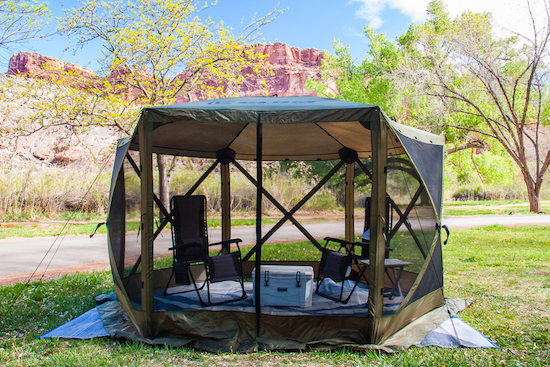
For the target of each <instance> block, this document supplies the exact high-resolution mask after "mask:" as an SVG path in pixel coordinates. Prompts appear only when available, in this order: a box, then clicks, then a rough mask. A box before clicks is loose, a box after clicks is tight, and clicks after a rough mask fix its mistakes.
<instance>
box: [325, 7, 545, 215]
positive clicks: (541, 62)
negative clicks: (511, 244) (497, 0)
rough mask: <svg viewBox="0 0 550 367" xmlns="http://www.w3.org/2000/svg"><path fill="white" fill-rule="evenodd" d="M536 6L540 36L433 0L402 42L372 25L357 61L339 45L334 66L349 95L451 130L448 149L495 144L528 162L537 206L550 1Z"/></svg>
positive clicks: (524, 169) (524, 167)
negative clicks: (503, 30) (348, 59)
mask: <svg viewBox="0 0 550 367" xmlns="http://www.w3.org/2000/svg"><path fill="white" fill-rule="evenodd" d="M537 4H539V5H540V4H543V5H544V6H543V8H542V11H540V9H538V10H537V9H535V5H533V4H532V3H531V2H529V1H527V3H526V6H527V9H528V10H529V14H530V19H529V20H530V22H531V25H532V30H533V34H532V35H531V36H529V35H525V34H512V35H508V36H506V35H499V34H498V33H497V32H495V29H494V27H493V21H492V17H491V15H490V14H488V13H483V14H477V13H472V12H470V11H467V12H464V13H463V14H461V15H459V16H458V17H456V18H452V17H451V16H450V15H449V13H448V12H447V11H446V9H445V6H444V4H443V2H442V1H440V0H435V1H432V2H431V3H430V4H429V6H428V15H429V19H428V21H426V22H425V23H424V24H420V25H411V26H410V27H409V29H408V30H407V31H406V32H405V33H404V34H403V35H402V36H401V37H399V38H398V39H397V40H396V41H395V42H391V41H389V40H388V39H387V38H386V37H385V36H384V35H380V34H376V33H375V32H374V31H372V30H371V29H369V28H368V27H367V28H366V30H365V34H366V36H367V37H368V38H369V40H370V41H371V45H370V47H369V51H368V56H367V58H366V60H365V61H364V62H363V63H362V64H360V65H359V66H351V67H347V65H349V64H347V63H343V62H342V59H341V58H340V59H339V58H338V57H339V53H338V52H336V57H333V58H332V59H329V63H328V64H327V68H328V69H329V70H332V71H333V73H335V75H336V76H335V77H333V80H335V81H336V85H337V88H338V90H339V91H340V88H342V91H343V92H341V93H342V98H345V99H352V100H357V99H358V98H362V99H363V100H366V99H367V102H370V103H371V104H378V105H380V106H381V107H382V108H384V109H386V110H388V111H389V114H390V115H391V116H393V117H395V118H397V119H398V120H401V121H404V122H406V123H409V124H412V125H420V126H425V127H428V128H430V129H431V130H432V131H434V132H444V133H445V135H446V138H447V140H448V141H450V142H451V144H453V145H452V148H450V149H449V150H448V152H449V153H452V152H455V151H459V150H461V149H464V148H471V147H485V146H486V145H487V144H497V145H498V146H499V147H500V148H501V149H502V150H503V151H504V152H505V154H506V155H507V156H508V157H509V158H510V159H511V160H513V162H514V163H515V164H516V165H517V166H518V168H519V169H520V171H521V175H522V178H523V181H524V183H525V188H526V191H527V195H528V198H529V203H530V210H531V211H533V212H538V211H540V191H541V187H542V184H543V178H544V175H545V174H546V171H547V169H548V166H549V165H550V150H549V148H548V147H547V144H545V143H544V142H545V141H546V140H547V139H548V138H547V137H546V136H545V135H546V134H547V129H546V127H545V125H546V124H547V121H548V98H549V94H548V85H547V72H548V65H547V64H546V55H547V54H548V51H549V48H548V41H549V40H550V10H549V9H550V5H549V2H548V1H547V0H545V1H544V2H542V3H537ZM332 60H336V62H335V63H334V64H333V65H331V64H330V62H331V61H332ZM349 71H351V73H350V72H349ZM328 76H329V77H330V75H328ZM346 78H348V79H346ZM349 79H351V80H352V81H353V85H352V82H350V81H349ZM342 80H344V81H342ZM348 85H349V86H351V87H350V88H348V87H347V86H348ZM366 96H368V97H366ZM499 150H500V149H499Z"/></svg>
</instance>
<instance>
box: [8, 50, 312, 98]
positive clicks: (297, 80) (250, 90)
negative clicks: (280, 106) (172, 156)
mask: <svg viewBox="0 0 550 367" xmlns="http://www.w3.org/2000/svg"><path fill="white" fill-rule="evenodd" d="M254 47H255V50H256V52H258V53H261V54H263V55H268V56H267V59H268V61H269V63H270V64H271V66H272V70H273V74H274V75H273V76H270V77H268V78H265V79H263V81H264V82H265V83H266V84H267V90H268V94H269V95H273V94H277V95H279V96H297V95H314V94H315V92H313V91H310V90H307V89H306V87H305V84H306V81H307V80H308V79H309V78H311V79H313V80H320V78H321V75H320V73H319V67H320V66H321V62H322V60H323V52H321V51H319V50H317V49H314V48H307V49H304V50H300V49H299V48H296V47H290V46H288V45H286V44H283V43H275V44H271V45H261V44H258V45H256V46H254ZM55 70H63V71H65V72H72V73H74V74H76V75H79V76H81V77H82V78H87V79H98V78H99V77H98V76H97V75H96V74H94V73H93V72H92V70H90V69H88V68H84V67H82V66H80V65H75V64H69V63H64V62H63V61H61V60H58V59H54V58H53V57H49V56H44V55H39V54H37V53H31V52H20V53H18V54H16V55H13V56H12V58H11V59H10V62H9V67H8V72H7V73H6V74H8V75H27V76H29V77H31V78H42V79H49V78H54V77H55ZM117 74H118V72H117V71H114V72H113V74H111V75H110V76H109V79H116V77H117ZM243 74H245V75H246V74H247V70H243ZM182 75H184V72H183V73H182ZM261 81H262V80H259V79H254V78H247V83H245V85H243V86H242V87H241V91H240V93H239V94H240V95H241V96H257V95H262V94H263V90H262V88H260V83H261ZM193 99H199V96H198V95H197V94H194V95H193ZM187 101H188V100H186V99H185V98H183V97H180V98H178V100H177V102H178V103H181V102H187Z"/></svg>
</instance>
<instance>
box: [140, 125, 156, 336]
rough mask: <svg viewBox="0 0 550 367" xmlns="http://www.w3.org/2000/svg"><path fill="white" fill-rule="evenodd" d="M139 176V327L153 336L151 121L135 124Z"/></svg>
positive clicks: (146, 334) (147, 334)
mask: <svg viewBox="0 0 550 367" xmlns="http://www.w3.org/2000/svg"><path fill="white" fill-rule="evenodd" d="M139 163H140V171H141V174H140V178H141V310H142V311H143V312H144V313H145V318H144V324H143V325H140V326H141V329H142V330H141V331H142V332H143V333H144V334H145V336H147V337H152V336H153V325H152V318H153V317H152V316H153V311H154V308H155V306H154V301H153V292H154V285H153V123H152V122H146V121H142V124H140V126H139Z"/></svg>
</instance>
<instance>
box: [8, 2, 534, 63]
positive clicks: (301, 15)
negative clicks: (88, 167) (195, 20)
mask: <svg viewBox="0 0 550 367" xmlns="http://www.w3.org/2000/svg"><path fill="white" fill-rule="evenodd" d="M532 1H538V0H532ZM428 2H429V0H261V1H259V0H218V2H217V5H216V6H213V7H212V8H210V9H209V10H207V11H206V12H204V13H201V15H200V16H201V18H206V17H207V16H210V17H211V18H212V20H214V21H216V22H219V21H224V24H225V26H226V27H230V28H233V30H234V32H235V33H237V34H238V33H239V30H240V29H241V28H242V26H243V25H245V26H246V25H248V24H249V23H250V22H251V20H252V19H253V18H254V17H256V18H258V17H261V16H263V15H265V14H267V13H268V12H270V11H272V10H273V9H274V8H278V9H285V11H284V12H283V13H282V14H281V15H279V16H278V17H277V19H276V20H275V21H273V22H272V23H270V24H268V25H266V26H264V27H263V28H262V31H261V32H262V36H261V39H260V40H261V41H262V42H264V43H274V42H282V43H286V44H288V45H290V46H292V47H298V48H300V49H304V48H316V49H319V50H321V51H328V52H333V51H334V48H333V46H332V44H333V41H334V40H335V39H338V40H340V42H341V43H342V44H343V45H345V46H349V48H350V51H351V54H352V56H353V58H354V59H355V60H356V61H357V62H360V61H362V60H363V59H364V58H365V56H366V50H367V47H368V40H367V38H366V37H365V35H364V33H363V29H364V27H365V25H367V24H368V25H370V26H371V27H372V28H374V29H375V30H376V31H377V32H383V33H386V35H387V36H388V37H389V38H390V39H392V40H393V39H395V38H396V37H397V36H399V35H401V34H402V33H403V32H404V31H405V30H406V29H407V28H408V27H409V25H410V24H412V23H420V22H423V21H425V20H426V7H427V5H428ZM444 2H445V3H446V5H447V9H448V10H449V12H450V13H451V15H452V16H456V15H458V14H461V13H462V12H464V11H466V10H472V11H474V12H485V11H487V12H491V13H492V14H493V17H494V19H495V22H496V24H497V25H498V26H500V27H507V28H508V27H509V28H512V29H513V30H516V31H519V32H524V33H525V32H528V31H529V29H528V28H527V27H526V24H527V17H526V16H522V15H521V14H525V5H526V0H460V1H457V0H444ZM201 3H202V0H201ZM78 5H79V2H78V0H50V1H49V2H48V6H49V8H50V10H51V11H52V13H53V15H54V16H56V17H61V16H63V10H64V9H69V8H72V7H78ZM69 45H70V41H69V40H68V39H67V37H66V36H56V37H54V38H51V39H49V40H40V41H33V42H29V43H27V44H25V46H23V47H19V48H18V50H19V51H32V52H38V53H40V54H43V55H47V56H51V57H55V58H58V59H61V60H63V61H65V62H71V63H76V64H80V65H82V66H85V67H89V68H91V69H92V70H93V71H97V70H98V69H99V65H98V64H97V62H96V61H95V60H96V59H97V58H98V57H100V56H101V55H100V48H101V45H99V44H96V45H93V46H90V47H88V48H86V49H84V50H79V51H77V52H76V54H75V53H74V51H71V50H69V51H67V50H66V49H67V47H68V46H69ZM10 56H11V53H9V54H7V55H4V59H5V60H8V59H9V57H10ZM5 67H6V68H7V62H6V66H5Z"/></svg>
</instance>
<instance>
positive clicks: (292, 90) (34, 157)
mask: <svg viewBox="0 0 550 367" xmlns="http://www.w3.org/2000/svg"><path fill="white" fill-rule="evenodd" d="M253 47H254V48H255V50H256V52H258V53H261V54H264V55H266V57H267V60H268V62H269V64H270V65H271V68H272V71H273V73H272V75H271V76H269V77H266V78H263V79H259V78H257V77H255V76H253V74H252V73H251V70H250V69H249V70H246V69H245V70H243V75H244V76H245V78H246V83H244V84H243V85H242V86H241V87H240V91H237V93H238V94H239V95H241V96H260V95H264V94H265V89H266V87H267V92H268V95H274V94H277V95H278V96H294V95H315V92H313V91H310V90H308V89H306V87H305V85H306V81H307V80H308V79H310V78H311V79H313V80H320V79H321V75H320V72H319V68H320V66H321V63H322V60H323V52H321V51H319V50H317V49H314V48H309V49H304V50H300V49H298V48H296V47H290V46H288V45H286V44H282V43H275V44H270V45H262V44H258V45H255V46H253ZM60 71H63V72H70V73H71V75H72V76H73V80H75V82H74V83H75V85H74V87H76V88H78V84H79V83H82V84H88V83H86V82H91V83H93V84H95V82H100V81H101V77H100V76H99V75H97V74H94V73H93V72H92V70H90V69H88V68H84V67H81V66H79V65H75V64H70V63H64V62H63V61H61V60H58V59H55V58H52V57H49V56H44V55H40V54H37V53H31V52H21V53H19V54H16V55H13V57H12V58H11V59H10V62H9V67H8V71H7V73H6V75H4V76H3V79H2V80H4V79H5V80H7V79H6V78H10V76H16V75H18V76H21V75H25V76H26V77H27V80H28V83H32V79H35V78H39V79H44V80H55V78H56V75H58V73H59V72H60ZM121 72H124V71H123V70H115V71H114V72H113V73H111V75H109V76H108V79H109V80H110V81H113V80H116V79H117V77H118V76H119V74H120V73H121ZM145 72H146V71H145ZM75 77H76V78H75ZM181 77H185V71H182V73H181ZM21 82H25V80H22V81H21ZM99 84H100V83H98V85H99ZM125 93H129V94H134V95H136V93H137V94H139V92H137V90H130V89H127V90H126V91H125ZM189 97H190V99H192V100H198V99H200V98H201V97H200V92H199V93H195V94H191V95H190V96H186V97H178V98H177V103H184V102H188V101H189ZM12 104H13V106H11V107H10V108H8V109H6V110H9V109H11V110H17V111H20V113H19V115H21V116H17V118H14V117H10V116H8V115H7V114H5V116H4V118H3V121H2V120H0V130H2V129H1V128H2V126H1V125H2V124H3V125H4V128H6V126H7V125H9V124H17V123H18V122H17V121H23V120H24V119H25V117H24V116H23V115H25V112H24V111H26V110H29V109H28V108H27V107H26V105H27V102H25V101H23V99H22V100H21V101H12ZM29 113H30V112H29ZM0 115H2V113H1V111H0ZM65 130H68V128H66V127H62V126H59V127H57V128H48V129H42V130H40V131H39V132H38V133H33V134H32V135H29V136H24V137H21V138H19V139H17V143H16V145H17V146H15V147H12V149H6V148H7V145H8V143H7V142H6V141H4V140H5V139H0V162H1V161H2V160H3V159H2V158H6V157H7V155H6V154H5V152H8V150H9V151H11V153H10V154H9V155H10V156H12V157H13V156H14V155H15V156H18V157H20V158H23V159H24V160H30V161H35V162H43V163H53V164H57V165H65V164H70V163H73V162H78V161H80V160H86V159H87V158H88V157H90V156H94V155H95V153H97V152H99V151H109V150H112V149H110V144H112V143H113V142H114V141H115V140H116V139H117V137H118V134H114V133H113V131H111V130H109V128H106V127H93V128H91V129H89V130H87V131H86V133H84V134H81V135H80V136H79V137H78V138H77V139H75V138H74V137H70V136H69V135H70V132H68V131H65ZM0 138H1V134H0ZM3 152H4V153H3Z"/></svg>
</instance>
